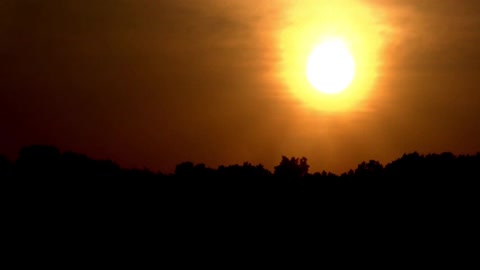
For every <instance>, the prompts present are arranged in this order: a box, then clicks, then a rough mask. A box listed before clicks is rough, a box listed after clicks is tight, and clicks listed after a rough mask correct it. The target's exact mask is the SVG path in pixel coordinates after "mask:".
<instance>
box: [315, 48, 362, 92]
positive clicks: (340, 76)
mask: <svg viewBox="0 0 480 270" xmlns="http://www.w3.org/2000/svg"><path fill="white" fill-rule="evenodd" d="M306 73H307V74H306V75H307V79H308V81H309V82H310V84H311V85H312V86H313V88H315V89H316V90H318V91H320V92H322V93H325V94H337V93H340V92H342V91H343V90H345V89H346V88H347V87H348V86H349V85H350V84H351V83H352V81H353V79H354V77H355V61H354V60H353V57H352V54H351V53H350V51H349V49H348V47H347V46H346V44H345V42H343V40H341V39H329V40H326V41H324V42H323V43H321V44H320V45H318V46H317V47H315V49H314V50H313V51H312V53H311V54H310V56H309V57H308V60H307V67H306Z"/></svg>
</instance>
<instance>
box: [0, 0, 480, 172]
mask: <svg viewBox="0 0 480 270" xmlns="http://www.w3.org/2000/svg"><path fill="white" fill-rule="evenodd" d="M478 14H480V3H478V1H462V4H459V1H457V0H442V1H438V0H411V1H408V0H405V1H396V0H393V1H387V0H365V1H353V0H352V1H341V0H339V1H337V0H336V1H327V0H302V1H293V0H278V1H274V2H273V1H253V0H243V1H224V0H204V1H198V0H185V1H170V0H168V1H167V0H158V1H149V0H135V1H130V0H117V1H94V0H70V1H53V0H44V1H17V0H0V56H1V58H2V61H0V123H1V125H2V126H1V128H0V154H7V155H8V156H10V157H14V156H15V155H16V153H17V151H18V150H19V148H20V147H21V146H23V145H26V144H32V143H42V144H43V143H45V144H54V145H57V146H58V147H59V148H60V149H62V150H73V151H78V152H81V153H85V154H88V155H91V156H92V157H95V158H111V159H113V160H116V161H118V162H119V163H120V165H122V166H126V167H141V168H143V167H144V166H145V167H148V168H152V169H154V170H157V169H158V170H162V171H172V170H173V168H174V167H175V165H176V164H178V163H180V162H183V161H187V160H189V161H193V162H203V163H205V164H206V165H207V166H212V167H215V166H218V165H220V164H224V165H227V164H235V163H243V162H244V161H249V162H251V163H262V164H264V165H265V166H266V167H267V168H269V169H272V168H273V166H274V165H276V164H278V162H279V161H280V159H281V156H282V155H287V156H305V157H307V158H308V160H309V164H310V165H311V170H312V171H321V170H329V171H333V172H336V173H341V172H343V171H345V170H347V169H350V168H355V166H356V165H357V164H358V163H361V161H364V160H369V159H376V160H380V161H381V162H383V163H386V162H389V161H391V160H392V159H394V158H397V157H399V156H401V155H402V154H403V153H405V152H411V151H419V152H443V151H452V152H455V153H476V152H478V151H480V140H479V139H478V138H480V122H479V118H478V115H479V114H480V111H479V108H480V91H478V89H479V85H480V77H479V76H478V74H479V73H478V72H479V70H480V49H479V48H478V45H477V44H479V43H480V32H479V31H478V29H480V17H479V16H478ZM329 37H338V38H341V39H342V40H343V41H344V42H345V46H347V47H348V50H349V52H350V53H351V54H352V57H353V59H354V60H355V77H354V79H353V80H352V82H351V84H350V85H349V86H348V87H347V88H346V89H345V91H342V92H340V93H339V94H337V95H325V94H322V93H321V92H319V91H314V89H312V85H311V84H310V83H309V81H308V78H307V76H306V66H307V61H308V57H309V56H310V55H311V53H312V51H314V48H316V47H317V46H318V45H319V44H321V43H322V41H323V40H324V39H326V38H327V39H328V38H329Z"/></svg>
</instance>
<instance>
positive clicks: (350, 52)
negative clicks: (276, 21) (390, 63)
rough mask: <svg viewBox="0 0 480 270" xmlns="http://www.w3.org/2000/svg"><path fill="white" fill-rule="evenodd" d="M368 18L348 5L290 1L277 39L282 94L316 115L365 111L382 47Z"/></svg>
mask: <svg viewBox="0 0 480 270" xmlns="http://www.w3.org/2000/svg"><path fill="white" fill-rule="evenodd" d="M372 14H375V10H373V9H371V8H370V7H369V6H367V5H365V4H362V3H360V2H353V1H350V0H336V1H325V2H321V1H320V2H319V1H315V0H304V1H295V2H292V3H291V7H289V8H288V11H287V12H286V14H285V16H286V20H285V21H286V22H288V23H287V24H285V26H284V27H282V28H280V29H279V32H278V36H277V37H278V43H277V44H278V51H279V57H280V59H281V61H279V65H278V66H277V67H278V73H277V74H278V75H279V79H280V81H281V82H282V83H284V85H285V90H287V92H286V93H285V94H287V95H288V96H289V97H291V98H293V99H294V100H297V101H300V102H301V104H303V105H304V107H305V108H308V109H312V110H314V111H319V112H351V111H364V110H368V109H369V107H368V106H369V105H368V104H369V103H371V102H373V100H374V99H375V94H374V93H373V92H372V90H373V88H374V85H375V81H376V79H377V77H378V68H379V66H380V64H381V63H380V62H381V61H380V60H381V59H380V57H379V56H380V52H381V48H382V46H383V43H384V36H383V35H382V34H381V33H382V31H383V28H382V26H381V25H382V24H379V23H378V22H377V21H376V16H373V15H372Z"/></svg>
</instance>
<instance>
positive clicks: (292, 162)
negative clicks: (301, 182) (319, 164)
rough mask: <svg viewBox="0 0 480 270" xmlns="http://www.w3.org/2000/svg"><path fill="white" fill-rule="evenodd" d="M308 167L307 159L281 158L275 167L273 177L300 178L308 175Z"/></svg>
mask: <svg viewBox="0 0 480 270" xmlns="http://www.w3.org/2000/svg"><path fill="white" fill-rule="evenodd" d="M309 167H310V166H309V165H308V164H307V158H305V157H302V158H295V157H292V158H290V159H289V158H288V157H286V156H282V161H280V164H279V165H278V166H275V168H274V169H275V170H274V173H273V174H274V175H275V176H276V177H280V178H289V179H295V178H301V177H303V176H305V175H307V174H308V168H309Z"/></svg>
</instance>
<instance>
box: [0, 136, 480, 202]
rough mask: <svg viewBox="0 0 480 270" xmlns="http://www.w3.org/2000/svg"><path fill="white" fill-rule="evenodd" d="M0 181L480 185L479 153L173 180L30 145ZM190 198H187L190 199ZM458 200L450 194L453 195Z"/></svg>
mask: <svg viewBox="0 0 480 270" xmlns="http://www.w3.org/2000/svg"><path fill="white" fill-rule="evenodd" d="M0 177H1V178H2V179H3V182H6V183H17V184H18V183H25V184H26V183H35V184H36V185H38V186H39V187H46V186H49V185H52V187H51V189H52V190H58V189H59V188H62V187H65V188H67V187H69V188H70V189H71V190H72V191H75V190H82V188H84V189H86V190H88V191H89V192H94V191H100V190H102V189H104V190H112V189H115V188H124V189H125V190H124V191H125V192H134V191H135V190H136V191H138V192H158V193H162V192H166V191H168V192H171V191H172V189H173V188H175V189H177V192H180V193H183V192H186V193H188V192H190V193H192V194H193V195H199V196H201V195H200V194H221V193H227V194H228V192H230V193H234V192H238V193H241V192H248V193H250V194H251V193H261V192H264V193H265V194H268V193H273V194H274V192H273V191H277V192H279V194H286V193H289V195H288V196H287V197H289V196H290V197H292V196H293V197H294V196H300V195H298V194H296V193H295V192H299V193H302V194H304V195H307V193H308V196H307V197H309V198H315V197H317V196H319V195H322V194H323V195H325V194H337V195H338V194H342V195H345V194H349V195H354V196H360V195H359V192H360V193H361V194H376V195H379V194H388V196H390V195H393V194H401V193H408V194H409V195H414V194H416V193H421V194H423V195H429V196H441V194H443V193H445V192H448V193H449V194H448V195H447V197H448V196H450V197H451V196H453V195H456V194H454V193H455V192H462V193H465V192H473V191H475V192H476V191H477V188H478V182H479V179H480V153H477V154H476V155H454V154H452V153H447V152H446V153H441V154H426V155H421V154H419V153H417V152H413V153H408V154H404V155H403V156H402V157H400V158H398V159H396V160H394V161H392V162H390V163H388V164H386V165H385V166H383V165H382V164H381V163H380V162H378V161H375V160H370V161H364V162H362V163H360V164H359V165H358V166H357V168H355V169H351V170H349V171H348V172H345V173H342V174H341V175H337V174H334V173H331V172H326V171H323V172H314V173H312V172H309V165H308V163H307V159H306V158H305V157H302V158H296V157H291V158H288V157H286V156H283V157H282V158H281V160H280V163H279V165H277V166H275V167H274V171H273V172H272V171H269V170H268V169H266V168H264V166H263V165H262V164H258V165H253V164H250V163H248V162H245V163H243V164H241V165H239V164H235V165H228V166H225V165H222V166H219V167H218V168H209V167H207V166H205V164H202V163H200V164H194V163H192V162H183V163H181V164H178V165H177V166H176V168H175V172H174V173H172V174H164V173H161V172H152V171H150V170H148V169H144V170H139V169H125V168H121V167H120V166H118V165H117V164H116V163H115V162H113V161H111V160H95V159H92V158H89V157H88V156H86V155H84V154H79V153H74V152H69V151H66V152H61V151H60V150H59V149H58V148H56V147H55V146H50V145H31V146H26V147H24V148H22V149H21V150H20V153H19V156H18V158H17V160H14V161H10V160H8V159H7V158H5V157H3V156H0ZM192 194H191V195H192ZM457 195H458V194H457Z"/></svg>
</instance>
